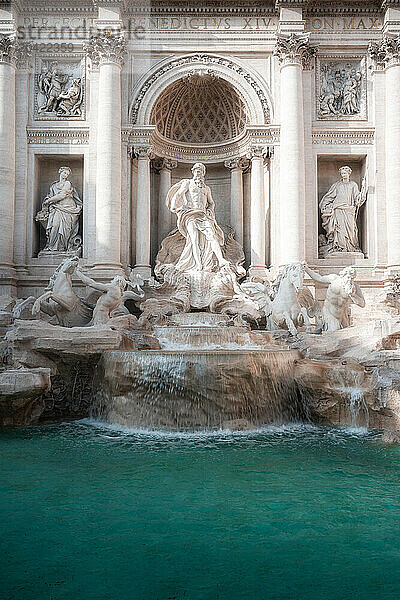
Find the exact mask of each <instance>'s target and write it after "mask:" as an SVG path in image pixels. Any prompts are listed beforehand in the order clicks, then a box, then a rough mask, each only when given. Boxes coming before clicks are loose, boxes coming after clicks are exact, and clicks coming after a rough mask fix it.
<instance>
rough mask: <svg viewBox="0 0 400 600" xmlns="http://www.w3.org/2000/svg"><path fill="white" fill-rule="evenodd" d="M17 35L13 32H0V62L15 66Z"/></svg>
mask: <svg viewBox="0 0 400 600" xmlns="http://www.w3.org/2000/svg"><path fill="white" fill-rule="evenodd" d="M17 47H18V42H17V36H16V35H15V33H11V34H9V35H4V34H0V63H7V64H10V65H13V66H15V65H16V62H17Z"/></svg>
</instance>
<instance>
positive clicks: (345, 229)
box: [319, 166, 367, 258]
mask: <svg viewBox="0 0 400 600" xmlns="http://www.w3.org/2000/svg"><path fill="white" fill-rule="evenodd" d="M351 172H352V170H351V168H350V167H348V166H343V167H340V169H339V173H340V175H341V177H342V179H341V181H337V182H336V183H334V184H333V185H332V186H331V188H330V189H329V191H328V192H327V193H326V194H325V196H324V197H323V198H322V200H321V202H320V203H319V206H320V210H321V217H322V226H323V228H324V230H325V232H326V236H325V240H324V242H325V243H322V240H321V239H320V254H321V255H322V256H323V258H324V257H325V256H327V255H329V254H330V253H331V252H361V250H360V245H359V241H358V228H357V217H358V211H359V209H360V207H361V206H362V205H363V204H364V203H365V201H366V198H367V177H366V176H365V177H364V179H363V183H362V187H361V191H360V190H359V189H358V185H357V183H356V182H355V181H350V175H351Z"/></svg>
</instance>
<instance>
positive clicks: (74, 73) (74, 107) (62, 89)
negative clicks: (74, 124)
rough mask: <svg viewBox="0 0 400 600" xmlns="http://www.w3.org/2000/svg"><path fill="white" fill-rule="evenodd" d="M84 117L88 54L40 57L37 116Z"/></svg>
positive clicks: (37, 82)
mask: <svg viewBox="0 0 400 600" xmlns="http://www.w3.org/2000/svg"><path fill="white" fill-rule="evenodd" d="M84 118H85V59H84V57H83V56H81V57H71V58H65V57H61V56H57V57H56V56H54V57H49V58H41V57H39V58H38V59H37V61H36V75H35V119H36V120H55V119H68V120H69V119H84Z"/></svg>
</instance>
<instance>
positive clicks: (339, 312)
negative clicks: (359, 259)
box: [305, 265, 365, 333]
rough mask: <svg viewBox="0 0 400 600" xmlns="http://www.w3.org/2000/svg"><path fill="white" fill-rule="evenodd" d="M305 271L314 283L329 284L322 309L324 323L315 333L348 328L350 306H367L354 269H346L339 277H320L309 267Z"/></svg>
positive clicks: (332, 275)
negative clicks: (356, 280) (352, 304)
mask: <svg viewBox="0 0 400 600" xmlns="http://www.w3.org/2000/svg"><path fill="white" fill-rule="evenodd" d="M305 271H306V273H308V275H309V276H310V277H311V278H312V279H314V281H317V282H318V283H328V284H329V285H328V289H327V292H326V297H325V301H324V304H323V307H322V323H321V325H320V326H319V327H318V328H317V329H316V331H315V333H321V332H322V331H338V330H339V329H343V328H344V327H348V325H349V324H350V323H349V306H350V304H351V303H354V304H356V305H357V306H360V307H362V308H364V306H365V299H364V296H363V293H362V291H361V288H360V286H359V285H357V284H356V283H355V282H354V280H355V277H356V271H355V269H354V267H345V268H344V269H342V271H340V273H339V274H338V275H335V274H331V275H320V274H319V273H316V272H315V271H312V270H311V269H310V268H309V267H308V266H307V265H306V266H305Z"/></svg>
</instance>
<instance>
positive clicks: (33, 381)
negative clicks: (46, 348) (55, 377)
mask: <svg viewBox="0 0 400 600" xmlns="http://www.w3.org/2000/svg"><path fill="white" fill-rule="evenodd" d="M50 387H51V383H50V369H30V370H28V369H10V370H7V371H3V372H1V373H0V425H28V424H31V423H35V422H37V420H38V419H39V417H40V415H41V414H42V412H43V410H44V401H43V398H42V396H43V394H45V393H46V392H48V391H49V390H50Z"/></svg>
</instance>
